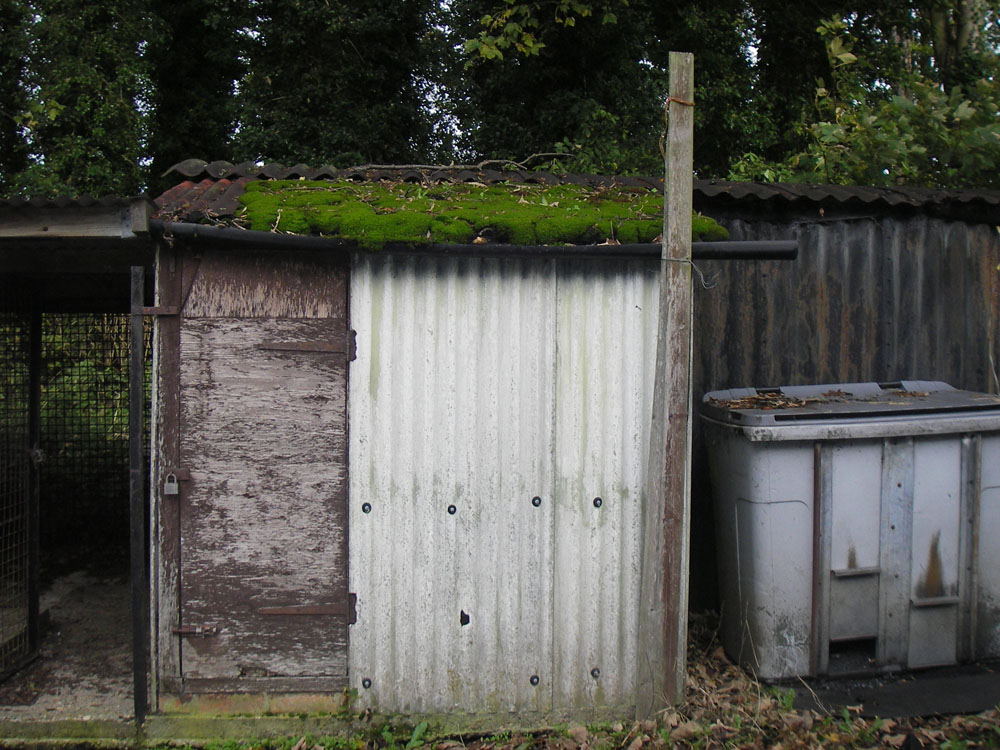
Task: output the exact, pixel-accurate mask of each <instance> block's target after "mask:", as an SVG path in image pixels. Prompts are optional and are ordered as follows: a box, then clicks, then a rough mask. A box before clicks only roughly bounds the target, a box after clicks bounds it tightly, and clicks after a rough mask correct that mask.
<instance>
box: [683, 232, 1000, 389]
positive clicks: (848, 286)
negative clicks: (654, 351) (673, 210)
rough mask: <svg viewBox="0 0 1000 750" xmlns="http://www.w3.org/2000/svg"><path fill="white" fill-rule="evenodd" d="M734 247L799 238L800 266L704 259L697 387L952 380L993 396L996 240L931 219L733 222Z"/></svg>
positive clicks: (697, 336)
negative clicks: (708, 281) (711, 279)
mask: <svg viewBox="0 0 1000 750" xmlns="http://www.w3.org/2000/svg"><path fill="white" fill-rule="evenodd" d="M724 223H725V224H727V226H728V228H729V230H730V235H731V238H732V239H735V240H743V239H754V240H756V239H794V238H796V237H798V238H799V239H800V243H799V244H800V254H799V259H798V260H797V261H794V262H782V261H769V262H762V261H761V262H752V261H734V262H722V261H705V262H703V263H699V266H700V267H701V268H702V269H703V270H704V271H705V272H706V274H708V275H710V276H711V275H715V276H716V282H717V286H716V287H715V288H713V289H708V290H705V289H696V290H695V291H696V296H695V312H696V316H697V327H696V330H695V357H696V373H695V383H696V388H702V389H704V390H711V389H717V388H730V387H739V386H766V385H782V384H786V383H835V382H851V381H867V380H875V381H885V380H898V379H906V378H920V379H934V380H945V381H947V382H950V383H951V384H952V385H955V386H957V387H961V388H968V389H970V390H981V391H988V390H991V389H992V390H993V391H996V385H995V378H994V374H993V371H992V368H991V366H990V351H991V341H992V342H993V344H994V346H995V344H996V343H997V339H996V331H995V330H994V326H993V321H995V320H996V317H997V310H996V289H995V286H996V280H997V273H996V266H997V263H998V262H1000V256H998V247H1000V244H998V241H997V231H996V229H995V228H994V227H991V226H988V225H985V224H983V225H974V224H965V223H962V222H949V221H942V220H940V219H934V218H929V217H926V216H912V217H908V218H907V217H903V218H900V217H875V218H859V219H854V220H836V221H834V220H831V221H811V222H805V221H799V222H789V223H771V222H747V221H739V220H732V221H728V222H724Z"/></svg>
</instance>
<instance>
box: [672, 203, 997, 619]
mask: <svg viewBox="0 0 1000 750" xmlns="http://www.w3.org/2000/svg"><path fill="white" fill-rule="evenodd" d="M722 223H724V224H725V225H726V226H727V228H728V229H729V232H730V237H731V239H734V240H771V239H773V240H780V239H795V238H799V239H800V250H799V258H798V259H797V260H796V261H792V262H788V261H784V262H783V261H728V262H722V261H704V262H699V263H698V268H699V269H700V270H701V271H702V273H703V274H704V275H705V278H706V280H707V281H709V283H714V284H715V285H714V286H713V287H712V288H711V289H704V288H701V287H700V286H698V285H697V281H696V290H695V321H696V322H695V353H694V357H695V361H694V394H695V400H696V402H697V401H700V399H701V396H702V394H703V393H705V392H706V391H711V390H717V389H720V388H733V387H744V386H778V385H787V384H814V383H844V382H859V381H880V382H882V381H892V380H906V379H919V380H943V381H945V382H948V383H950V384H952V385H954V386H955V387H957V388H965V389H969V390H976V391H987V392H992V393H996V392H997V391H998V384H997V376H996V373H995V370H994V367H993V365H992V364H991V359H992V356H993V355H992V353H993V352H995V351H996V350H997V348H998V343H1000V342H998V339H997V328H998V309H997V294H996V292H997V283H998V273H997V264H998V263H1000V239H998V234H997V229H996V228H995V227H993V226H990V225H987V224H978V225H977V224H966V223H961V222H951V221H944V220H941V219H935V218H928V217H926V216H918V215H913V216H903V217H900V216H889V217H886V216H881V217H863V218H852V219H837V220H829V221H805V220H798V221H796V220H789V221H788V222H785V223H779V222H748V221H743V220H739V219H732V220H728V221H726V220H723V221H722ZM700 427H701V425H700V424H699V422H698V421H697V420H696V422H695V443H694V487H693V498H692V501H693V514H692V516H693V517H692V553H691V554H692V558H691V567H692V570H691V605H692V608H693V609H696V610H697V609H705V608H711V607H714V606H715V602H716V589H715V554H714V548H715V545H714V541H713V538H712V534H713V529H712V515H711V497H710V494H709V492H710V489H709V484H708V473H707V460H706V456H705V449H704V444H703V442H702V439H701V430H700Z"/></svg>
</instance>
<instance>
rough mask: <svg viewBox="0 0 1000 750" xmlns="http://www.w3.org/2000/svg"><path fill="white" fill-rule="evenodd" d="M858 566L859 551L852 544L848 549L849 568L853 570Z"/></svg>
mask: <svg viewBox="0 0 1000 750" xmlns="http://www.w3.org/2000/svg"><path fill="white" fill-rule="evenodd" d="M856 567H858V551H857V550H856V549H854V545H853V544H852V545H851V546H850V548H848V550H847V568H848V570H853V569H854V568H856Z"/></svg>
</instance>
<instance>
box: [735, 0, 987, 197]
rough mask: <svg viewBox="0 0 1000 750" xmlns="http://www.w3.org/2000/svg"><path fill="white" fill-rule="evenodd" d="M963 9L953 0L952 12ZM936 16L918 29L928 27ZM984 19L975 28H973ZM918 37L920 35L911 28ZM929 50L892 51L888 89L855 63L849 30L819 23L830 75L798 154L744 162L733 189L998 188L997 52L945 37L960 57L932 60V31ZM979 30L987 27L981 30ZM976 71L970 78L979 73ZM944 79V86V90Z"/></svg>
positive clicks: (865, 64) (916, 42) (908, 46)
mask: <svg viewBox="0 0 1000 750" xmlns="http://www.w3.org/2000/svg"><path fill="white" fill-rule="evenodd" d="M957 4H959V5H960V4H961V0H959V3H957ZM939 10H940V7H939V6H934V7H932V8H931V9H930V11H932V12H928V13H927V15H926V17H925V20H928V21H929V20H931V19H933V18H935V17H936V14H937V12H938V11H939ZM984 20H985V19H983V18H980V19H979V23H982V22H983V21H984ZM917 28H919V27H917ZM925 28H930V29H931V30H932V33H931V34H930V35H929V36H930V37H931V38H930V41H929V42H925V43H923V44H921V41H922V40H921V38H920V37H916V38H913V37H911V38H909V39H907V40H905V42H904V43H900V42H897V44H899V47H900V48H901V49H904V50H906V52H907V54H908V59H907V60H906V63H908V64H905V65H904V64H899V65H897V66H896V67H895V70H894V75H893V77H892V78H891V79H887V78H884V77H882V75H881V73H882V72H883V70H880V69H879V68H876V67H875V66H873V65H871V64H870V61H868V60H866V59H865V58H864V57H861V56H860V55H861V54H864V53H863V52H862V51H861V49H860V48H859V45H858V37H857V36H856V34H855V33H854V29H853V24H851V23H848V22H846V21H844V20H843V19H841V18H839V17H833V18H831V19H828V20H826V21H824V22H823V23H822V24H821V25H820V26H819V28H818V29H817V32H818V33H819V35H820V36H821V37H822V38H823V39H824V41H825V46H826V52H827V57H828V62H829V65H830V69H831V76H830V78H829V83H827V81H825V80H824V79H819V80H818V85H817V87H816V89H815V98H814V103H813V109H812V111H811V112H810V113H809V115H810V116H809V117H807V118H806V119H804V120H803V121H801V122H800V123H799V126H798V129H797V132H798V134H799V135H800V136H801V137H802V140H803V141H804V145H803V147H802V148H800V149H798V150H795V151H792V152H791V153H788V154H786V155H784V156H783V157H782V158H779V159H776V160H768V159H766V158H763V157H762V156H760V155H759V154H756V153H748V154H745V155H744V156H743V158H742V159H741V160H740V161H739V162H738V163H737V164H736V165H734V168H733V171H732V176H733V177H735V178H737V179H764V180H791V181H805V182H824V183H841V184H862V185H899V184H908V185H924V186H928V187H964V186H977V187H997V186H1000V176H998V169H1000V80H997V78H996V77H995V76H994V75H981V73H983V72H987V71H996V65H997V53H996V51H995V47H992V45H989V44H987V43H985V36H986V35H985V33H980V34H978V35H976V36H977V39H978V40H979V41H976V42H973V41H969V40H971V39H972V35H969V34H966V33H965V32H961V31H960V30H959V29H952V30H951V31H949V33H948V34H947V35H946V36H948V37H949V38H950V39H952V41H954V40H955V39H957V38H959V37H963V38H965V39H966V40H967V43H966V46H965V47H964V48H962V49H958V50H952V51H951V52H949V53H948V54H947V55H944V56H941V57H939V56H938V54H937V51H938V50H939V49H940V45H939V44H938V43H937V42H935V41H934V38H935V37H936V36H937V33H938V32H937V31H934V30H933V24H931V23H928V24H927V26H926V27H925ZM984 28H985V26H984ZM977 71H978V72H977ZM944 79H948V80H950V81H951V82H952V85H951V86H950V87H949V86H946V84H945V82H944Z"/></svg>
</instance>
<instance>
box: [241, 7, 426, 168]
mask: <svg viewBox="0 0 1000 750" xmlns="http://www.w3.org/2000/svg"><path fill="white" fill-rule="evenodd" d="M254 8H255V11H256V14H257V25H256V29H255V31H254V33H253V34H251V35H250V38H249V41H250V47H249V50H248V56H249V64H248V72H247V76H246V78H245V79H244V80H243V81H242V82H241V84H240V96H239V98H238V105H239V108H240V127H239V132H238V133H237V134H236V139H235V146H234V148H235V151H236V153H237V154H238V155H239V156H240V158H244V159H261V160H265V161H267V160H277V161H285V162H289V163H293V164H294V163H307V164H308V163H313V164H325V163H337V164H342V165H345V164H346V163H358V162H376V161H378V162H387V161H406V160H412V159H413V158H415V157H416V156H417V155H419V154H420V153H421V152H422V151H423V150H424V147H425V144H426V142H427V140H428V139H427V133H428V130H429V127H428V125H427V123H426V121H425V119H424V117H423V110H422V100H421V96H420V89H419V86H418V84H417V76H418V75H419V74H420V72H421V68H422V67H423V66H424V65H425V61H424V59H423V51H422V46H421V43H422V40H423V38H424V36H425V34H426V33H427V31H428V24H427V18H428V12H429V10H430V8H431V3H430V2H429V0H371V1H370V2H365V3H356V2H350V1H349V0H257V2H256V3H255V4H254Z"/></svg>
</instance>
